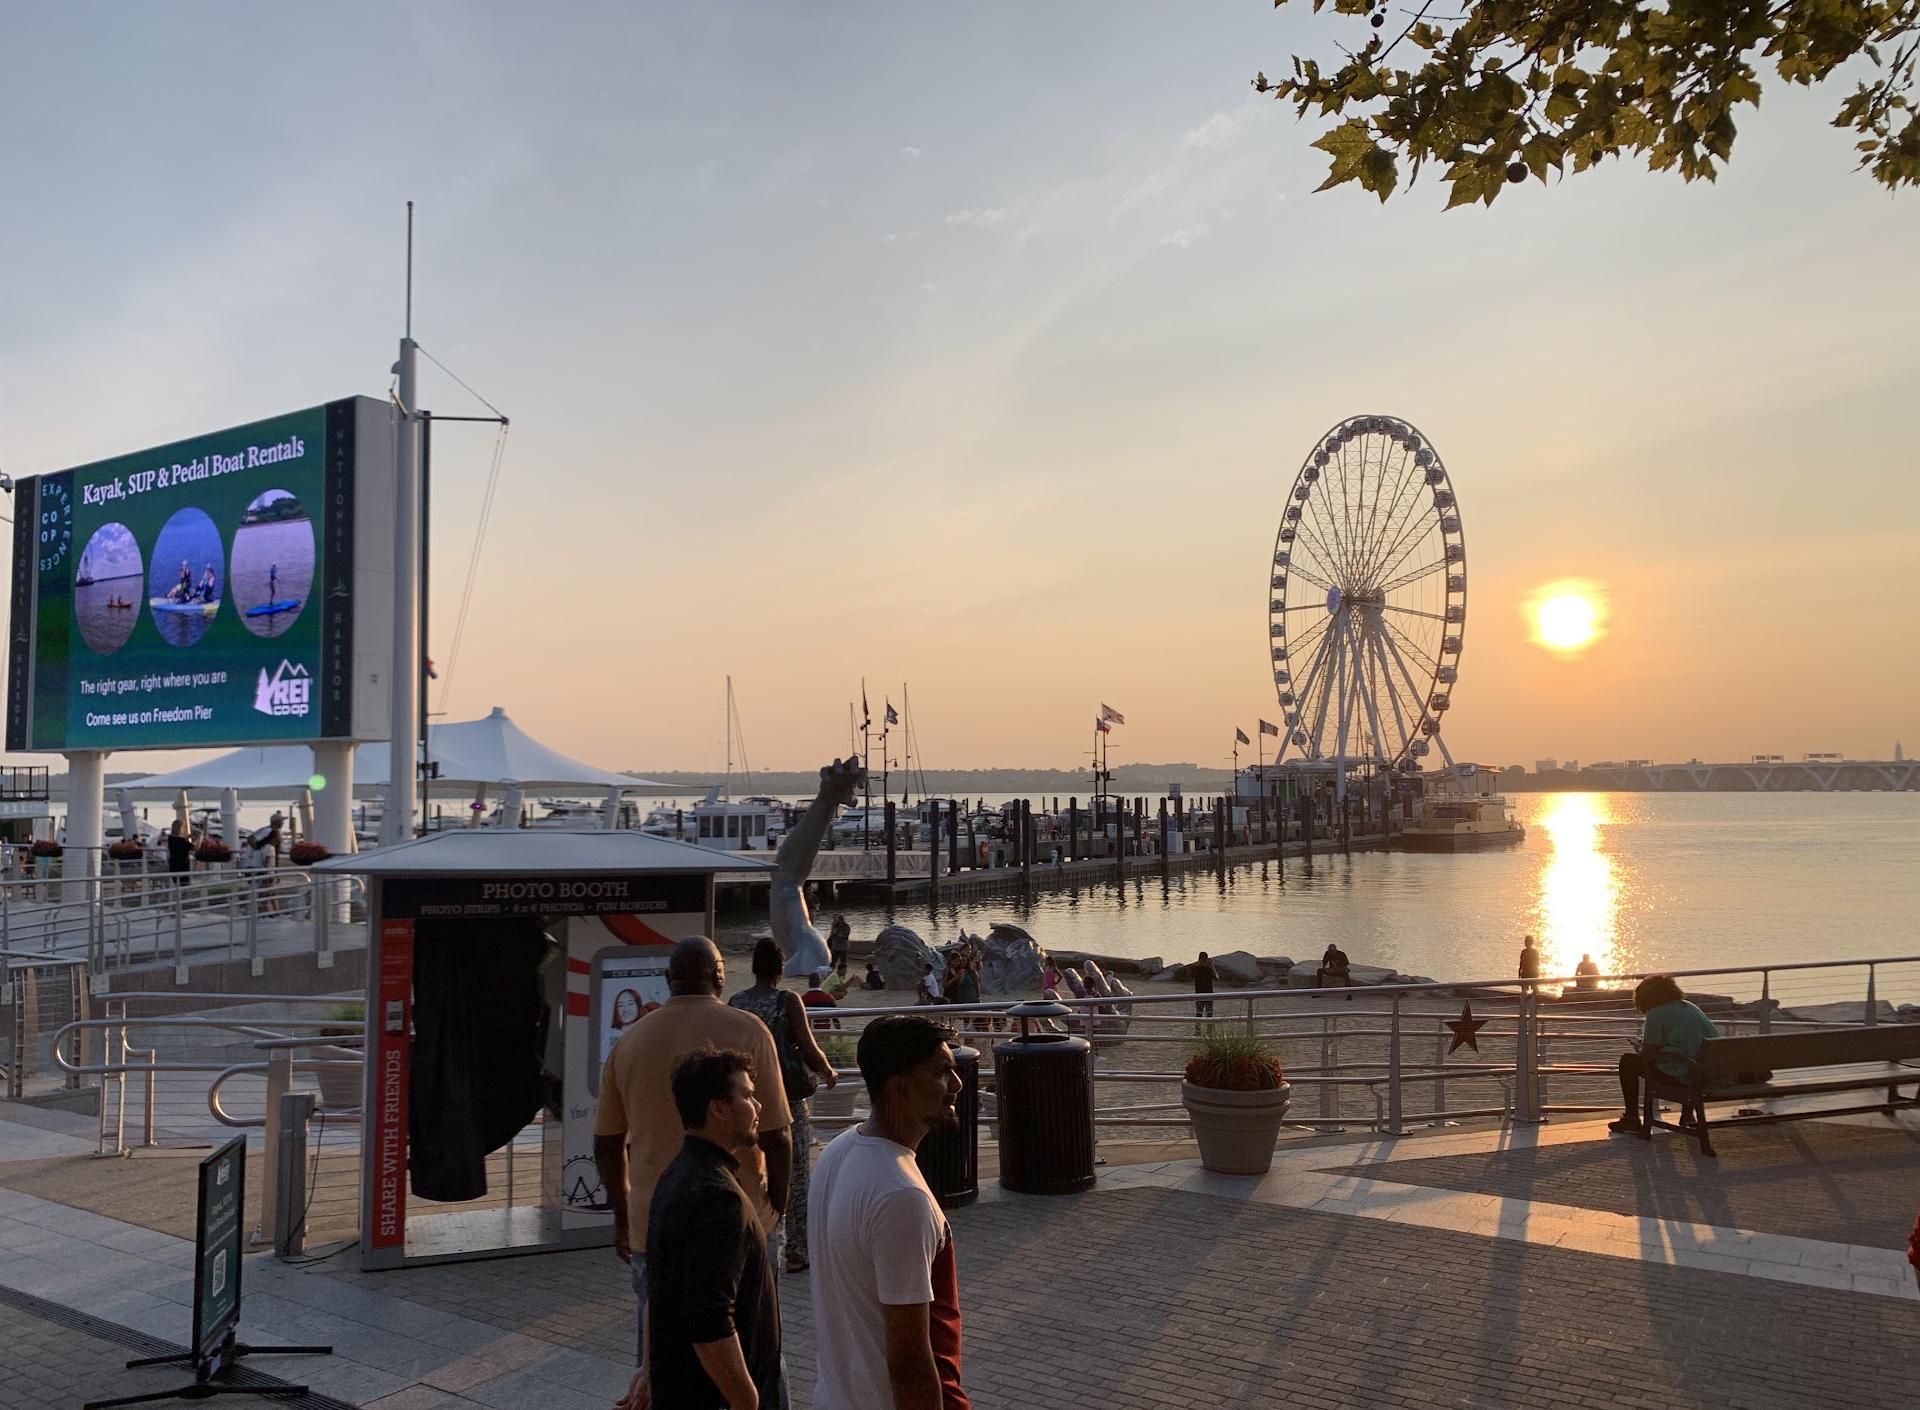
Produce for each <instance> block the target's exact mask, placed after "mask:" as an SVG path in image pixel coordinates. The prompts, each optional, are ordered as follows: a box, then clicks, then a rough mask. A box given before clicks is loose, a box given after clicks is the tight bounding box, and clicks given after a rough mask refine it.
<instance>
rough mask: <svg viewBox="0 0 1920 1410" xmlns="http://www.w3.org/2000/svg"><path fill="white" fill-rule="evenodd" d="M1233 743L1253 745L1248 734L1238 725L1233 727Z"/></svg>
mask: <svg viewBox="0 0 1920 1410" xmlns="http://www.w3.org/2000/svg"><path fill="white" fill-rule="evenodd" d="M1233 742H1234V743H1235V744H1251V743H1253V741H1252V740H1251V739H1248V738H1247V732H1246V731H1245V730H1243V729H1241V728H1240V726H1238V725H1235V726H1234V727H1233Z"/></svg>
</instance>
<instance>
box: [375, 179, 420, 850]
mask: <svg viewBox="0 0 1920 1410" xmlns="http://www.w3.org/2000/svg"><path fill="white" fill-rule="evenodd" d="M417 352H418V348H417V345H416V344H415V343H414V341H413V202H411V201H409V202H407V331H406V333H405V334H404V335H403V336H402V337H401V339H400V361H399V362H398V363H397V364H396V365H395V368H394V370H395V371H396V372H397V373H398V374H399V378H400V386H399V397H400V419H399V422H398V424H397V426H396V428H395V435H396V437H397V444H396V445H395V448H394V450H395V454H394V476H393V662H392V665H391V668H390V670H389V672H388V688H389V690H390V691H391V692H392V708H391V709H390V710H389V712H388V719H389V724H388V736H389V738H390V740H391V742H392V752H391V753H390V754H389V756H388V763H387V802H386V810H385V811H384V812H383V813H382V814H381V818H380V841H381V843H382V844H383V845H388V846H391V845H392V844H393V843H396V842H404V841H406V840H407V839H408V837H409V836H410V835H411V834H412V832H413V810H414V804H415V802H416V799H417V792H416V788H415V785H416V783H417V781H418V777H417V775H418V769H419V765H418V763H417V754H416V750H415V745H414V737H413V736H414V729H415V725H416V722H417V720H418V712H419V705H420V638H419V632H420V407H419V403H418V399H417V397H418V385H419V375H418V374H419V358H418V356H417Z"/></svg>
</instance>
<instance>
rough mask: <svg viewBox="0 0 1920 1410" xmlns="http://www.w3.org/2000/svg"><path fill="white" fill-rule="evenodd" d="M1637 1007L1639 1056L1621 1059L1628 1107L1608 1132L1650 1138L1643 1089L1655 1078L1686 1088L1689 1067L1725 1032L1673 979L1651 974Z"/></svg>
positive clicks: (1640, 988) (1636, 994)
mask: <svg viewBox="0 0 1920 1410" xmlns="http://www.w3.org/2000/svg"><path fill="white" fill-rule="evenodd" d="M1633 1007H1634V1009H1635V1011H1636V1012H1639V1013H1643V1014H1645V1015H1646V1022H1645V1023H1644V1024H1643V1025H1642V1026H1641V1029H1640V1042H1639V1044H1638V1046H1639V1051H1638V1052H1631V1053H1622V1054H1620V1100H1621V1101H1622V1102H1623V1103H1624V1104H1625V1106H1626V1112H1625V1114H1624V1115H1623V1116H1622V1117H1621V1118H1620V1119H1619V1120H1618V1121H1610V1122H1608V1123H1607V1129H1608V1130H1609V1131H1619V1132H1622V1133H1624V1134H1627V1135H1631V1136H1642V1135H1645V1134H1646V1129H1647V1128H1646V1126H1645V1124H1644V1123H1643V1122H1642V1121H1641V1119H1640V1084H1641V1082H1643V1081H1647V1080H1649V1079H1652V1078H1654V1077H1656V1076H1657V1077H1658V1078H1659V1079H1660V1080H1663V1081H1668V1082H1683V1083H1684V1082H1686V1081H1687V1080H1688V1076H1689V1066H1690V1064H1693V1063H1697V1062H1699V1061H1700V1049H1701V1047H1702V1045H1704V1044H1705V1043H1706V1041H1707V1039H1709V1038H1718V1037H1719V1036H1720V1030H1719V1029H1718V1028H1716V1027H1714V1023H1713V1020H1712V1019H1710V1018H1708V1017H1707V1016H1706V1015H1705V1014H1704V1013H1702V1012H1701V1011H1700V1010H1699V1009H1698V1008H1696V1007H1695V1006H1694V1005H1692V1004H1690V1003H1688V1002H1687V996H1686V995H1685V994H1683V993H1682V992H1681V991H1680V985H1679V984H1678V983H1677V982H1675V980H1674V978H1673V976H1672V975H1670V974H1650V975H1648V976H1647V977H1646V978H1645V979H1643V980H1641V981H1640V983H1639V984H1638V985H1637V986H1635V988H1634V991H1633Z"/></svg>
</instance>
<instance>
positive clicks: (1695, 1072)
mask: <svg viewBox="0 0 1920 1410" xmlns="http://www.w3.org/2000/svg"><path fill="white" fill-rule="evenodd" d="M1916 1060H1920V1023H1894V1024H1885V1025H1882V1026H1879V1027H1874V1028H1814V1029H1803V1030H1801V1031H1799V1032H1791V1033H1762V1034H1756V1035H1754V1036H1752V1037H1742V1038H1709V1039H1707V1041H1706V1042H1705V1043H1704V1044H1702V1045H1701V1049H1700V1060H1699V1061H1698V1062H1694V1063H1689V1064H1688V1069H1689V1070H1688V1074H1687V1080H1685V1081H1676V1080H1675V1079H1673V1078H1672V1077H1669V1076H1668V1075H1667V1074H1665V1073H1663V1072H1657V1071H1656V1072H1653V1073H1650V1074H1649V1078H1648V1081H1647V1082H1646V1085H1645V1097H1644V1099H1643V1100H1644V1111H1643V1113H1642V1123H1643V1126H1644V1131H1645V1136H1646V1139H1648V1140H1651V1139H1653V1128H1654V1127H1656V1126H1658V1127H1663V1128H1664V1129H1666V1130H1669V1131H1680V1132H1683V1133H1684V1134H1686V1135H1689V1136H1692V1137H1693V1138H1694V1139H1695V1140H1697V1141H1699V1143H1700V1154H1702V1155H1712V1154H1714V1149H1713V1141H1712V1138H1711V1136H1710V1134H1709V1132H1708V1129H1707V1127H1708V1122H1707V1104H1708V1103H1709V1102H1754V1101H1763V1100H1765V1099H1767V1098H1769V1097H1809V1096H1820V1095H1825V1094H1828V1093H1834V1092H1868V1091H1872V1092H1877V1091H1880V1090H1882V1089H1884V1090H1885V1092H1886V1100H1884V1101H1878V1102H1874V1103H1872V1104H1871V1105H1867V1106H1848V1107H1814V1108H1809V1109H1806V1110H1802V1111H1788V1112H1759V1113H1755V1114H1753V1115H1750V1116H1731V1117H1723V1118H1722V1119H1721V1120H1719V1121H1717V1122H1715V1123H1713V1124H1714V1125H1716V1126H1720V1127H1727V1126H1751V1125H1759V1124H1763V1123H1767V1122H1773V1121H1801V1120H1806V1119H1808V1118H1810V1117H1818V1116H1848V1115H1855V1114H1858V1113H1860V1112H1870V1111H1884V1112H1888V1113H1892V1112H1895V1111H1901V1110H1905V1109H1907V1108H1915V1107H1920V1066H1900V1065H1899V1064H1903V1063H1904V1064H1912V1063H1914V1062H1915V1061H1916ZM1855 1064H1881V1065H1882V1066H1880V1067H1878V1069H1877V1070H1866V1071H1858V1072H1838V1071H1836V1072H1832V1073H1829V1074H1827V1075H1824V1076H1823V1075H1821V1074H1820V1073H1818V1072H1813V1073H1810V1074H1809V1075H1808V1076H1807V1077H1805V1078H1802V1079H1796V1080H1792V1081H1781V1080H1780V1074H1781V1073H1784V1072H1796V1071H1806V1070H1807V1069H1814V1068H1842V1067H1846V1066H1848V1065H1855ZM1759 1072H1771V1073H1773V1074H1774V1076H1773V1077H1772V1078H1771V1079H1770V1080H1768V1081H1765V1082H1747V1083H1739V1082H1738V1081H1737V1079H1738V1078H1739V1077H1740V1076H1741V1075H1743V1074H1751V1073H1759ZM1902 1086H1911V1087H1913V1089H1914V1094H1913V1096H1911V1097H1903V1096H1901V1095H1900V1088H1901V1087H1902ZM1663 1098H1664V1099H1665V1100H1667V1101H1672V1102H1677V1103H1678V1104H1679V1106H1680V1119H1679V1120H1678V1121H1677V1122H1668V1121H1662V1120H1660V1119H1659V1116H1660V1102H1661V1100H1662V1099H1663Z"/></svg>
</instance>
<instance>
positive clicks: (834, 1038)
mask: <svg viewBox="0 0 1920 1410" xmlns="http://www.w3.org/2000/svg"><path fill="white" fill-rule="evenodd" d="M819 1038H820V1051H821V1052H823V1053H825V1054H826V1055H827V1061H828V1062H830V1063H832V1064H833V1065H834V1066H835V1067H836V1068H838V1069H839V1070H840V1071H841V1072H842V1073H844V1072H845V1071H846V1070H847V1069H848V1068H850V1067H852V1066H853V1065H854V1063H855V1061H856V1054H857V1053H858V1050H859V1040H858V1039H856V1038H855V1037H854V1035H853V1034H851V1033H822V1034H820V1035H819ZM859 1097H860V1074H859V1073H858V1072H855V1073H854V1075H853V1076H851V1077H847V1076H842V1077H841V1079H840V1085H839V1086H837V1087H835V1088H834V1089H833V1090H832V1091H831V1092H829V1091H828V1090H827V1089H826V1088H825V1087H824V1086H823V1087H821V1088H819V1089H818V1090H817V1091H815V1092H814V1094H813V1115H814V1117H815V1118H816V1119H817V1118H821V1117H825V1118H828V1119H832V1120H842V1121H844V1120H847V1119H848V1118H850V1117H852V1115H853V1104H854V1102H855V1101H857V1100H858V1099H859Z"/></svg>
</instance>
